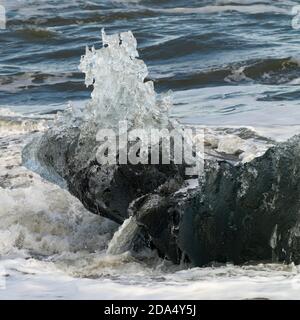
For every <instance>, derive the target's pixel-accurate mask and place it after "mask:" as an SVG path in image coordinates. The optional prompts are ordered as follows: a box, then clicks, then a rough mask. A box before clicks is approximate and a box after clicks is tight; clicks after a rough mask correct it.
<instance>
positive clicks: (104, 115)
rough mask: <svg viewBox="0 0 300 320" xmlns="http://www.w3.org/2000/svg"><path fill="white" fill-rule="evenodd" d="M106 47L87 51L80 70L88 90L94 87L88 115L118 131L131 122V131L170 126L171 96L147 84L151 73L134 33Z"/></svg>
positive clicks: (106, 41)
mask: <svg viewBox="0 0 300 320" xmlns="http://www.w3.org/2000/svg"><path fill="white" fill-rule="evenodd" d="M102 42H103V47H102V48H101V49H99V50H96V49H95V48H94V47H92V48H91V49H89V48H86V54H85V55H84V56H83V57H82V58H81V63H80V67H79V68H80V70H81V71H82V72H84V73H85V83H86V85H87V86H90V85H93V86H94V90H93V92H92V95H91V97H92V99H91V101H90V102H89V103H88V104H87V106H86V110H85V115H86V117H87V118H88V119H91V118H92V119H93V120H95V121H96V122H97V124H98V125H100V126H101V125H102V126H103V125H104V126H105V127H112V128H115V127H117V125H118V123H119V121H122V120H127V121H128V127H129V129H130V128H136V127H144V128H145V127H164V126H166V125H167V123H168V109H169V107H170V105H171V101H170V99H169V97H168V96H163V97H160V96H158V95H157V94H156V93H155V90H154V85H153V82H152V81H146V77H147V75H148V69H147V66H146V64H145V63H144V61H143V60H140V59H138V57H139V54H138V51H137V41H136V39H135V37H134V36H133V34H132V32H131V31H128V32H123V33H120V34H114V35H110V36H108V35H106V33H105V32H104V30H102Z"/></svg>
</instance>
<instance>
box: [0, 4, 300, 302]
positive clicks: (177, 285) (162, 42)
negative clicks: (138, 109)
mask: <svg viewBox="0 0 300 320" xmlns="http://www.w3.org/2000/svg"><path fill="white" fill-rule="evenodd" d="M298 4H299V5H300V1H290V0H287V1H276V0H274V1H271V0H261V1H255V0H203V1H201V0H199V1H195V0H190V1H183V0H172V1H169V0H127V1H126V0H115V1H108V0H101V1H100V0H93V1H83V0H44V1H43V0H42V1H37V0H27V1H25V0H20V1H18V0H7V1H4V0H0V6H1V5H2V6H4V7H5V9H6V14H7V23H6V29H4V30H1V29H0V298H1V299H9V298H13V299H25V298H26V299H28V298H35V299H44V298H50V299H62V298H67V299H78V298H81V299H129V298H133V299H134V298H135V299H185V298H189V299H252V298H270V299H272V298H273V299H284V298H289V299H299V297H300V296H299V292H300V290H299V289H300V267H299V266H295V265H293V264H291V265H282V264H276V263H272V264H267V263H260V264H247V265H244V266H233V265H231V264H226V265H218V266H214V265H212V266H211V267H207V268H192V266H190V265H185V264H182V265H180V266H174V265H172V264H171V263H170V262H168V261H162V260H161V259H160V258H159V257H158V256H157V255H156V253H155V252H154V251H150V250H149V251H148V250H146V251H145V252H142V253H141V255H140V256H134V255H132V254H131V253H130V252H125V253H123V254H119V255H111V254H109V251H107V248H108V247H109V244H110V243H113V242H114V237H113V235H114V234H115V235H116V234H117V233H115V232H116V231H117V230H118V226H116V225H115V224H114V223H112V222H109V221H107V220H105V219H104V218H102V217H100V216H97V215H93V214H91V213H89V212H87V210H86V209H84V208H83V206H82V204H81V203H80V202H79V201H78V200H77V199H75V198H74V197H72V196H71V195H70V193H69V192H68V191H67V190H63V189H61V188H60V187H58V186H56V185H53V184H51V183H50V182H47V181H45V180H43V179H42V178H41V177H40V176H39V175H37V174H34V173H33V172H31V171H29V170H28V169H26V168H25V167H24V166H22V161H21V152H22V148H23V146H24V145H25V144H26V143H27V142H28V141H30V140H31V138H32V136H33V135H35V134H37V135H38V134H40V133H39V131H43V130H45V128H47V121H46V120H47V119H52V117H53V116H54V114H55V113H57V111H58V110H63V109H65V108H66V107H67V105H68V103H69V102H72V104H73V105H79V106H83V105H84V104H85V103H86V101H87V100H88V99H89V98H90V94H91V91H92V88H91V87H89V88H87V87H86V86H85V84H84V75H83V74H82V73H81V72H80V71H79V69H78V65H79V62H80V57H81V55H83V54H85V48H86V46H87V45H88V46H92V45H95V47H96V48H100V47H101V46H102V43H101V36H100V35H101V29H102V28H105V31H106V33H107V34H113V33H117V32H122V31H128V30H131V31H132V32H133V34H134V36H135V37H136V38H137V41H138V49H139V53H140V58H141V59H143V60H144V61H145V63H146V64H147V66H148V68H149V75H148V78H149V79H151V80H153V81H154V84H155V89H156V91H157V92H159V93H161V92H165V91H169V90H172V91H173V100H174V107H173V109H172V110H171V115H172V116H173V117H176V118H179V119H180V121H182V122H186V123H191V124H199V125H205V126H212V127H214V126H224V127H225V126H226V127H243V126H251V127H252V128H254V129H255V130H257V131H258V132H259V133H264V134H266V135H267V136H269V137H272V138H277V139H279V140H280V139H281V140H284V139H286V137H287V136H289V135H291V134H295V133H300V87H299V86H300V50H299V49H300V29H295V28H293V27H292V20H293V18H294V15H293V14H292V9H293V7H294V6H296V5H298ZM0 9H1V7H0ZM299 12H300V10H299ZM299 20H300V19H299ZM0 22H1V17H0ZM294 22H295V20H294ZM254 129H253V130H254ZM254 132H255V131H254ZM231 138H232V137H231V136H230V139H231ZM236 141H237V140H234V139H233V142H232V143H231V141H230V143H229V145H228V146H227V148H229V149H232V147H236V146H233V145H234V144H235V143H240V140H238V141H237V142H236ZM254 143H257V141H254ZM249 152H250V154H251V153H255V150H254V151H253V150H252V145H251V146H250V147H249ZM120 230H121V231H122V227H121V229H120ZM121 235H122V234H121ZM117 239H118V237H117ZM270 241H272V239H270Z"/></svg>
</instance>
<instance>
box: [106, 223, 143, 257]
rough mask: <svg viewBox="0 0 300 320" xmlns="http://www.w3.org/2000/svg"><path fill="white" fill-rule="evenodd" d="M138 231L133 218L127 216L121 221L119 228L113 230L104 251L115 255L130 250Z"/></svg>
mask: <svg viewBox="0 0 300 320" xmlns="http://www.w3.org/2000/svg"><path fill="white" fill-rule="evenodd" d="M139 231H140V228H139V226H138V225H137V223H136V221H135V220H134V218H133V217H129V218H128V219H126V220H125V221H124V222H123V224H122V225H121V227H120V228H119V230H118V231H117V232H115V234H114V236H113V238H112V239H111V241H110V242H109V245H108V248H107V251H106V253H107V254H111V255H116V254H121V253H124V252H126V251H129V250H131V249H132V246H133V243H134V240H135V239H136V237H137V236H138V233H139Z"/></svg>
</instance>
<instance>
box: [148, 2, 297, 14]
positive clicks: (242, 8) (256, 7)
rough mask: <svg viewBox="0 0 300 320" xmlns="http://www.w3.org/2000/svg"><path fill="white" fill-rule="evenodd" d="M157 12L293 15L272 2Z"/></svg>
mask: <svg viewBox="0 0 300 320" xmlns="http://www.w3.org/2000/svg"><path fill="white" fill-rule="evenodd" d="M152 10H153V11H156V12H162V13H169V14H214V13H222V12H232V11H235V12H239V13H243V14H260V13H262V14H266V13H272V14H283V15H291V14H292V13H291V10H290V9H288V8H282V7H279V6H274V5H270V4H253V5H217V6H216V5H209V6H203V7H198V8H187V7H179V8H168V9H152Z"/></svg>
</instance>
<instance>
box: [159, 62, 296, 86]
mask: <svg viewBox="0 0 300 320" xmlns="http://www.w3.org/2000/svg"><path fill="white" fill-rule="evenodd" d="M299 72H300V65H299V63H298V61H297V60H296V59H295V58H291V57H288V58H279V59H275V58H267V59H258V60H249V61H241V62H236V63H233V64H229V65H225V66H223V68H217V67H216V68H211V69H207V70H203V71H198V72H194V73H192V72H188V73H187V74H185V73H181V74H177V75H174V76H169V77H159V78H157V79H156V80H155V83H156V84H157V86H158V87H159V88H160V89H161V90H162V89H165V88H172V89H173V90H183V89H189V88H190V89H191V88H197V87H204V86H212V85H215V86H218V85H226V84H228V83H230V84H235V83H236V84H239V83H240V82H245V81H246V82H252V83H258V84H268V85H280V84H290V85H293V84H294V85H295V84H297V82H293V81H296V79H298V78H299Z"/></svg>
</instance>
